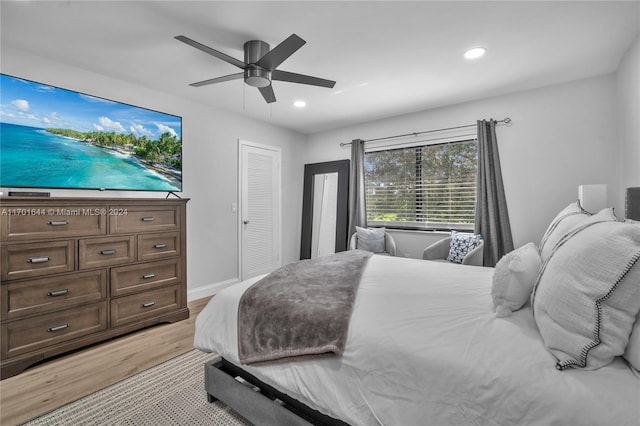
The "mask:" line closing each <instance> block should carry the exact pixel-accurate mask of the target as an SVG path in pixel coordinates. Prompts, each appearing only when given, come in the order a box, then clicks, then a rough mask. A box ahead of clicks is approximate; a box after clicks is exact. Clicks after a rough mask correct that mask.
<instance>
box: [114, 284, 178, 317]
mask: <svg viewBox="0 0 640 426" xmlns="http://www.w3.org/2000/svg"><path fill="white" fill-rule="evenodd" d="M179 297H180V296H179V292H178V286H171V287H163V288H158V289H155V290H150V291H146V292H144V293H139V294H132V295H131V296H125V297H119V298H117V299H111V326H112V327H118V326H121V325H125V324H128V323H132V322H136V321H142V320H145V319H148V318H153V317H155V316H158V315H161V314H163V313H165V312H167V313H168V312H171V311H174V310H177V309H178V308H179V306H180V300H179Z"/></svg>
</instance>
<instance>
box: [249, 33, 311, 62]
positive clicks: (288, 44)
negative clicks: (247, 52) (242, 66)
mask: <svg viewBox="0 0 640 426" xmlns="http://www.w3.org/2000/svg"><path fill="white" fill-rule="evenodd" d="M305 43H306V41H304V40H303V39H301V38H300V37H298V36H297V35H295V34H291V35H290V36H289V37H288V38H287V39H286V40H285V41H283V42H282V43H280V44H279V45H277V46H276V47H274V48H273V49H271V50H270V51H269V52H268V53H266V54H265V55H264V56H263V57H262V58H260V59H259V60H258V62H256V65H258V66H260V67H262V68H266V69H268V70H269V71H273V70H274V69H276V67H277V66H278V65H280V64H281V63H283V62H284V61H285V59H287V58H288V57H289V56H291V55H293V54H294V53H295V51H296V50H298V49H300V48H301V47H302V46H304V45H305Z"/></svg>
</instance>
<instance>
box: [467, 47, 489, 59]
mask: <svg viewBox="0 0 640 426" xmlns="http://www.w3.org/2000/svg"><path fill="white" fill-rule="evenodd" d="M485 53H487V49H486V48H484V47H474V48H473V49H469V50H467V51H466V52H464V57H465V58H467V59H476V58H479V57H481V56H483V55H484V54H485Z"/></svg>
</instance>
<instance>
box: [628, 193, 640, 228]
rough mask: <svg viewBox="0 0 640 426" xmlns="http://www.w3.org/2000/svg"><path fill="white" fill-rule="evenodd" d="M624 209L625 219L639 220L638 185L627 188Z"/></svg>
mask: <svg viewBox="0 0 640 426" xmlns="http://www.w3.org/2000/svg"><path fill="white" fill-rule="evenodd" d="M624 210H625V213H624V216H625V217H626V218H627V219H633V220H640V186H638V187H634V188H627V195H626V197H625V209H624Z"/></svg>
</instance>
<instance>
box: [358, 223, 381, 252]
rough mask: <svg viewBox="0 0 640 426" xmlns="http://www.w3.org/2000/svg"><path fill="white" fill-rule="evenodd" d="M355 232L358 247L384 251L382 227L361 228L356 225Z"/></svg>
mask: <svg viewBox="0 0 640 426" xmlns="http://www.w3.org/2000/svg"><path fill="white" fill-rule="evenodd" d="M356 233H357V237H356V238H358V244H357V248H358V249H360V250H367V251H372V252H374V253H384V248H385V244H384V228H361V227H359V226H356Z"/></svg>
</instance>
